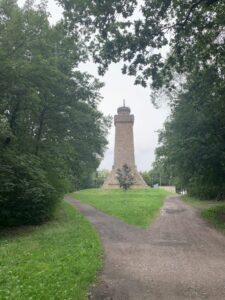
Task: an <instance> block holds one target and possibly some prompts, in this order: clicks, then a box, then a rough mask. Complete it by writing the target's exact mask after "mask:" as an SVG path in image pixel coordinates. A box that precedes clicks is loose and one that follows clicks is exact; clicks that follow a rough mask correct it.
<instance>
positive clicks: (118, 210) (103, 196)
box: [73, 189, 168, 228]
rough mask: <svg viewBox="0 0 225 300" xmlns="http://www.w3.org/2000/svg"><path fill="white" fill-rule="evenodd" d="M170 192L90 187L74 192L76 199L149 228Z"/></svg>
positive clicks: (130, 222)
mask: <svg viewBox="0 0 225 300" xmlns="http://www.w3.org/2000/svg"><path fill="white" fill-rule="evenodd" d="M167 195H168V193H167V192H166V191H164V190H161V189H143V190H142V189H136V190H135V189H131V190H128V191H126V193H124V191H122V190H104V189H89V190H83V191H78V192H75V193H73V196H74V198H75V199H78V200H80V201H82V202H85V203H88V204H90V205H92V206H94V207H96V208H97V209H99V210H101V211H103V212H105V213H107V214H109V215H112V216H114V217H117V218H119V219H121V220H123V221H125V222H127V223H128V224H131V225H136V226H140V227H142V228H147V227H148V226H149V224H151V223H152V222H153V221H154V220H155V218H156V217H157V215H158V213H159V210H160V208H161V206H162V205H163V202H164V201H163V200H164V198H165V197H166V196H167Z"/></svg>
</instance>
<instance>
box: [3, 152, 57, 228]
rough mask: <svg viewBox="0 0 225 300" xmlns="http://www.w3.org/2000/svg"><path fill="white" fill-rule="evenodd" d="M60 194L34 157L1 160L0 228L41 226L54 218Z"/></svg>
mask: <svg viewBox="0 0 225 300" xmlns="http://www.w3.org/2000/svg"><path fill="white" fill-rule="evenodd" d="M59 196H60V195H59V193H58V192H57V191H56V190H55V189H54V188H53V187H52V186H51V185H50V184H48V181H47V176H46V173H45V172H44V171H43V170H42V169H41V168H40V165H39V161H38V159H37V158H36V157H34V156H33V155H15V153H13V152H10V151H8V152H7V153H5V154H1V157H0V225H4V226H12V225H25V224H40V223H42V222H44V221H47V220H48V219H49V218H50V217H51V216H52V214H53V211H54V208H55V206H56V204H57V202H58V200H59Z"/></svg>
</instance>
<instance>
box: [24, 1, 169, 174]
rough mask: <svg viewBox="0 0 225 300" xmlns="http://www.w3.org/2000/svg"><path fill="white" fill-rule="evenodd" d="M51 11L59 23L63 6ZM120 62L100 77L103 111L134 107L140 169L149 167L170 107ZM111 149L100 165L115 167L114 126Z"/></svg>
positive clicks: (92, 67)
mask: <svg viewBox="0 0 225 300" xmlns="http://www.w3.org/2000/svg"><path fill="white" fill-rule="evenodd" d="M24 2H25V0H19V1H18V3H19V5H23V4H24ZM48 10H49V12H50V13H51V22H52V23H55V22H56V21H57V20H59V19H60V17H61V14H62V9H61V8H60V7H58V6H57V5H56V4H55V1H54V0H49V1H48ZM81 69H82V70H85V71H88V72H89V73H91V74H93V75H95V76H96V77H98V75H97V72H96V69H97V68H96V66H95V65H94V64H93V63H87V64H85V65H82V66H81ZM120 69H121V66H120V64H114V65H112V66H111V67H110V69H109V71H108V72H107V73H106V75H105V76H104V77H101V78H100V80H101V81H103V82H105V87H104V88H103V89H102V96H103V100H102V102H101V104H100V107H99V108H100V110H101V111H102V112H104V114H106V115H114V114H115V113H116V110H117V108H118V107H119V106H121V105H122V102H123V99H125V100H126V105H127V106H129V107H130V108H131V112H132V113H133V114H134V116H135V123H134V143H135V158H136V165H137V168H138V169H139V170H141V171H144V170H149V169H150V167H151V164H152V162H153V161H154V151H155V148H156V146H157V140H158V133H157V131H158V130H159V129H161V128H162V126H163V123H164V121H165V119H166V117H167V116H168V115H169V109H168V107H167V106H166V105H165V104H164V105H162V106H161V107H160V108H159V109H156V108H155V107H154V106H153V104H152V103H151V101H150V96H149V95H150V90H149V88H145V89H144V88H143V87H141V86H135V85H134V84H133V81H134V78H133V77H130V76H124V75H122V74H121V71H120ZM108 141H109V145H108V150H107V151H106V153H105V156H104V159H103V161H102V163H101V165H100V168H106V169H111V167H112V164H113V148H114V126H112V128H111V130H110V134H109V136H108Z"/></svg>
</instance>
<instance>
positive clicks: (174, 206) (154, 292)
mask: <svg viewBox="0 0 225 300" xmlns="http://www.w3.org/2000/svg"><path fill="white" fill-rule="evenodd" d="M67 201H68V202H70V203H71V204H73V205H75V206H76V207H77V208H78V209H79V210H80V211H81V213H82V214H84V215H85V216H86V217H87V218H88V219H89V221H90V222H91V223H92V224H94V225H95V227H96V228H97V230H98V232H99V234H100V236H101V239H102V242H103V246H104V258H105V261H104V267H103V270H102V272H101V275H100V278H99V283H98V284H97V285H96V286H94V287H93V288H92V289H91V291H90V294H91V296H90V298H91V299H96V300H103V299H105V300H106V299H107V300H127V299H129V300H143V299H148V300H149V299H152V300H154V299H157V300H159V299H166V300H173V299H213V300H217V299H218V300H223V299H225V236H224V235H222V234H221V233H219V232H217V231H216V230H215V229H213V228H211V227H210V226H209V225H207V223H206V222H205V221H204V220H202V219H201V218H200V217H199V216H198V212H197V211H196V210H195V209H194V208H192V207H190V206H188V205H187V204H185V203H183V202H182V201H181V200H180V199H179V198H178V197H176V196H174V197H168V198H167V199H166V201H165V204H164V207H163V208H162V210H161V214H160V216H159V217H158V219H157V220H156V221H155V222H154V224H152V225H151V228H150V229H147V230H143V229H139V228H136V227H134V226H130V225H127V224H125V223H124V222H122V221H120V220H117V219H116V218H113V217H111V216H109V215H106V214H104V213H102V212H100V211H98V210H96V209H95V208H93V207H91V206H90V205H87V204H83V203H80V202H79V201H77V200H74V199H73V198H71V197H67Z"/></svg>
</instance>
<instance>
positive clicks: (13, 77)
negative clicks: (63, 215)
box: [0, 0, 110, 215]
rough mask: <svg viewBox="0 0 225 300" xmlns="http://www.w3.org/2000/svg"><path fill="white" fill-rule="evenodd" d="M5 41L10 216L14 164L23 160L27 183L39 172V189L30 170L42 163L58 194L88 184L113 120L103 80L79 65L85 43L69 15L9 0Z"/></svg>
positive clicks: (0, 31) (2, 107) (0, 33)
mask: <svg viewBox="0 0 225 300" xmlns="http://www.w3.org/2000/svg"><path fill="white" fill-rule="evenodd" d="M0 44H1V47H0V128H1V129H2V130H1V133H0V143H1V155H0V156H1V170H2V174H3V175H4V174H5V176H6V174H7V177H8V178H7V182H6V181H4V180H5V179H4V178H5V176H2V177H1V185H2V187H3V186H4V187H5V188H4V190H2V191H1V193H0V194H1V195H0V202H1V207H3V204H5V208H4V213H5V214H6V215H7V214H10V212H9V211H10V205H11V204H9V202H10V201H8V202H7V199H8V200H9V198H10V197H9V198H7V197H8V196H9V194H10V193H13V192H15V190H16V188H17V187H16V185H17V184H18V182H16V180H14V179H13V177H12V178H11V179H10V176H11V175H10V174H11V173H10V172H8V171H9V170H10V169H11V170H14V168H17V167H16V166H12V164H17V163H18V162H19V161H20V162H21V165H20V167H19V168H20V169H21V172H22V173H21V174H24V178H26V180H25V182H27V184H28V182H29V180H31V178H33V179H32V180H33V185H34V187H35V175H32V176H33V177H32V176H31V173H30V175H26V173H27V172H28V173H29V172H31V170H30V168H31V166H32V165H33V169H34V170H35V168H36V167H35V166H37V170H36V172H37V174H42V175H40V176H41V178H42V180H43V182H44V181H45V182H46V184H48V185H49V187H51V188H52V190H55V192H54V195H55V194H58V195H60V194H62V193H63V192H65V191H68V190H73V189H76V188H79V187H82V186H83V185H85V180H86V178H87V177H88V176H90V175H91V173H92V172H94V171H95V170H96V168H97V167H98V165H99V163H100V159H101V157H102V155H103V152H104V149H105V146H106V144H107V141H106V133H107V130H108V127H109V124H110V120H109V119H108V118H105V117H104V116H103V114H102V113H101V112H99V111H98V103H99V101H100V100H101V96H100V88H101V87H102V83H100V82H99V81H98V80H96V79H95V78H93V77H92V76H91V75H89V74H87V73H82V72H80V71H79V69H78V64H79V63H80V62H81V61H84V60H85V59H86V52H85V48H84V47H83V46H82V45H81V43H80V42H79V40H78V39H74V37H72V36H71V35H70V34H68V33H67V32H66V30H65V24H64V20H62V21H61V22H59V23H57V24H56V25H54V26H53V25H50V24H49V20H48V13H47V12H46V8H45V5H44V4H41V5H40V6H39V7H36V8H34V6H33V5H32V4H30V1H27V2H26V4H25V5H24V7H23V8H19V7H18V5H17V3H16V1H13V0H3V1H2V2H1V10H0ZM9 156H10V159H9ZM13 157H14V159H13ZM25 165H27V167H26V166H25ZM22 169H23V171H22ZM7 170H8V171H7ZM29 170H30V171H29ZM4 172H5V173H4ZM12 172H15V171H12ZM34 172H35V171H34ZM12 176H13V174H12ZM20 176H21V180H22V175H20ZM10 180H11V181H10ZM13 180H14V181H13ZM17 180H18V181H19V178H17ZM36 180H37V181H38V175H37V178H36ZM39 180H40V178H39ZM10 182H11V183H10ZM36 184H37V185H38V182H37V183H36ZM28 185H29V184H28ZM6 186H7V187H8V188H9V190H8V194H7V193H4V192H6ZM24 188H25V187H24ZM42 188H43V189H44V186H43V187H42ZM24 192H25V191H24ZM40 192H41V191H40ZM54 195H52V197H56V196H54ZM21 197H22V196H21ZM56 198H57V197H56ZM8 204H9V205H8ZM24 205H25V204H24ZM14 209H15V208H14Z"/></svg>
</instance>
